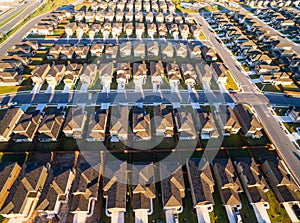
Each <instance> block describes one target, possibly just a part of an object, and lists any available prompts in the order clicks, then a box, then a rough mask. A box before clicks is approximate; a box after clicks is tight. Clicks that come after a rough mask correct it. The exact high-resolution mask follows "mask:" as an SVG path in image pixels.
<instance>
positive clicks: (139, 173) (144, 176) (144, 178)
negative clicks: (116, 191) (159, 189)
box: [130, 163, 156, 222]
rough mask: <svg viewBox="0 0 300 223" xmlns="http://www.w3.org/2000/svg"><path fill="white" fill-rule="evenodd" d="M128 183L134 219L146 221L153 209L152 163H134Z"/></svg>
mask: <svg viewBox="0 0 300 223" xmlns="http://www.w3.org/2000/svg"><path fill="white" fill-rule="evenodd" d="M130 185H131V191H132V209H133V212H134V215H135V220H136V221H137V222H139V220H143V221H146V220H147V221H146V222H148V215H151V214H152V213H153V209H154V206H153V199H155V197H156V190H155V174H154V165H153V163H134V165H133V169H132V178H131V183H130Z"/></svg>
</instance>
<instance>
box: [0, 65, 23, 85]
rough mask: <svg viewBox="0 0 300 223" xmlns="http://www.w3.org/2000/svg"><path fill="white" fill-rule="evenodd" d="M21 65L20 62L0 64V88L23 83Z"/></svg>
mask: <svg viewBox="0 0 300 223" xmlns="http://www.w3.org/2000/svg"><path fill="white" fill-rule="evenodd" d="M23 69H24V68H23V65H22V63H21V62H20V61H14V62H0V86H17V85H20V84H21V83H22V81H23V75H22V72H23Z"/></svg>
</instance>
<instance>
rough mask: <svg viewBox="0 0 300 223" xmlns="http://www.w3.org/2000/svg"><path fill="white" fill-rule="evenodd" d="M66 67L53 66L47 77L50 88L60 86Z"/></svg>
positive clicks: (60, 65)
mask: <svg viewBox="0 0 300 223" xmlns="http://www.w3.org/2000/svg"><path fill="white" fill-rule="evenodd" d="M65 71H66V67H65V65H62V64H54V65H52V66H51V68H50V70H49V72H48V74H47V75H46V81H47V83H48V85H50V86H56V85H58V84H59V83H60V82H61V81H62V79H63V77H64V76H65Z"/></svg>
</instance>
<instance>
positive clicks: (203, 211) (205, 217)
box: [196, 205, 213, 223]
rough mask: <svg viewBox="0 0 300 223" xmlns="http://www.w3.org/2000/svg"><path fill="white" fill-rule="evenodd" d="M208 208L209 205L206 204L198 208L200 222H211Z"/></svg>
mask: <svg viewBox="0 0 300 223" xmlns="http://www.w3.org/2000/svg"><path fill="white" fill-rule="evenodd" d="M207 208H208V207H207V206H204V205H202V206H201V207H197V208H196V212H197V218H198V223H210V217H209V212H208V209H207ZM211 210H213V209H211Z"/></svg>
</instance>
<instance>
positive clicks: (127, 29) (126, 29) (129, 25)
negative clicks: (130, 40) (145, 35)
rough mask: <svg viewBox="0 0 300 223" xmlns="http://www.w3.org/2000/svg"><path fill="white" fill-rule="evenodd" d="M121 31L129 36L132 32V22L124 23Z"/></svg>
mask: <svg viewBox="0 0 300 223" xmlns="http://www.w3.org/2000/svg"><path fill="white" fill-rule="evenodd" d="M123 31H124V32H125V33H126V36H127V37H129V36H131V35H132V33H133V25H132V23H124V27H123Z"/></svg>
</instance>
